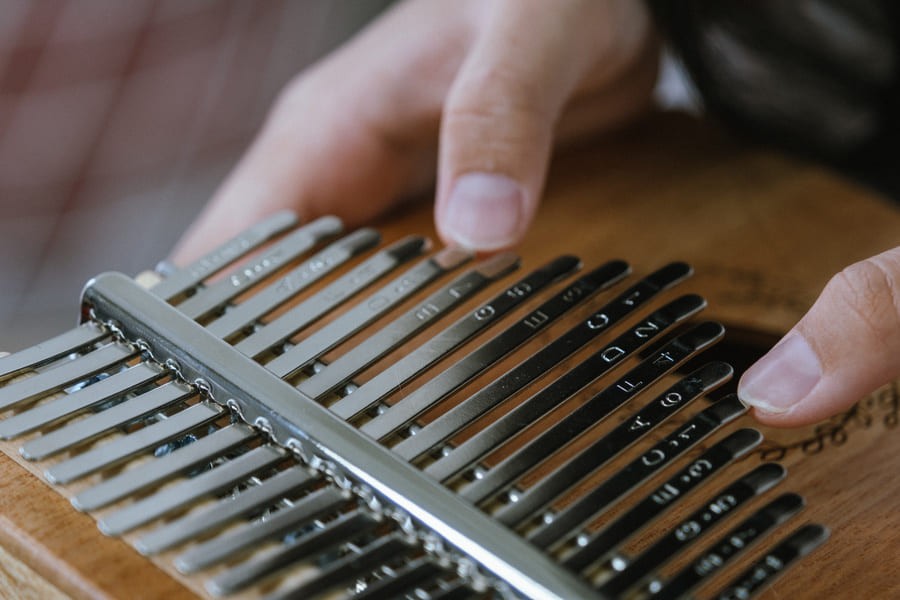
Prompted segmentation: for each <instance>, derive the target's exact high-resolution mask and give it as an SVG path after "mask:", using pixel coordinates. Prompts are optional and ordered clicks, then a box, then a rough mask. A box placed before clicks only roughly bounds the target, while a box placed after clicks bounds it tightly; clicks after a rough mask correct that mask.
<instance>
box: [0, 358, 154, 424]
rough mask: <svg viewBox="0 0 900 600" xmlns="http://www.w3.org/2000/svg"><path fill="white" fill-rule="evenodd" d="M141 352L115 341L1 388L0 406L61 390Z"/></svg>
mask: <svg viewBox="0 0 900 600" xmlns="http://www.w3.org/2000/svg"><path fill="white" fill-rule="evenodd" d="M136 354H137V349H135V348H134V347H132V346H130V345H126V344H121V343H119V342H113V343H112V344H107V345H106V346H103V347H101V348H98V349H96V350H92V351H91V352H88V353H87V354H83V355H81V356H79V357H77V358H73V359H71V360H67V361H65V362H63V363H62V364H60V365H57V366H54V367H52V368H50V369H49V370H47V371H44V372H42V373H38V374H37V375H34V376H32V377H29V378H28V379H23V380H21V381H16V382H15V383H11V384H9V385H7V386H6V387H2V388H0V410H6V409H8V408H13V407H16V406H19V405H20V404H24V403H26V402H30V401H32V400H36V399H38V398H40V397H42V396H46V395H48V394H52V393H53V392H58V391H60V390H62V389H63V388H65V387H66V386H68V385H71V384H73V383H77V382H79V381H84V380H87V379H90V378H91V377H93V376H94V375H96V374H97V373H101V372H103V371H105V370H106V369H109V368H110V367H114V366H116V365H118V364H121V363H123V362H125V361H126V360H128V359H130V358H132V357H134V356H135V355H136Z"/></svg>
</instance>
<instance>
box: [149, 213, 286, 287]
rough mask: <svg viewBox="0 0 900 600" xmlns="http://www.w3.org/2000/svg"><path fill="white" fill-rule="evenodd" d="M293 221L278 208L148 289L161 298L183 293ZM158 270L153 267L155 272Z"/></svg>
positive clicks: (270, 237) (267, 239)
mask: <svg viewBox="0 0 900 600" xmlns="http://www.w3.org/2000/svg"><path fill="white" fill-rule="evenodd" d="M296 224H297V215H295V214H294V213H292V212H290V211H281V212H277V213H275V214H273V215H272V216H270V217H268V218H266V219H264V220H263V221H260V222H259V223H257V224H255V225H253V226H252V227H250V228H248V229H245V230H244V231H242V232H241V233H239V234H238V235H237V236H235V237H234V238H232V239H230V240H228V241H227V242H225V243H224V244H222V245H221V246H219V247H218V248H216V249H215V250H213V251H211V252H209V253H208V254H206V255H205V256H203V257H201V258H199V259H198V260H196V261H194V262H193V263H191V264H190V265H188V266H186V267H184V268H183V269H179V270H177V271H176V272H174V273H172V274H171V275H169V276H168V277H166V278H165V279H163V280H162V281H160V282H159V283H157V284H156V285H155V286H153V287H152V288H151V289H150V291H151V292H153V293H154V294H156V295H157V296H158V297H160V298H163V299H164V300H171V299H173V298H175V297H177V296H180V295H181V294H183V293H185V292H187V291H188V290H190V289H191V288H193V287H194V286H196V285H197V284H199V283H200V282H201V281H203V280H204V279H206V278H207V277H209V276H210V275H213V274H215V273H217V272H219V271H220V270H222V269H224V268H225V267H227V266H228V265H230V264H231V263H233V262H234V261H236V260H238V259H239V258H241V257H242V256H244V255H246V254H248V253H250V252H252V251H253V250H254V249H256V248H258V247H259V246H261V245H262V244H264V243H266V242H267V241H269V240H270V239H272V238H273V237H275V236H276V235H278V234H280V233H282V232H284V231H287V230H288V229H290V228H291V227H293V226H294V225H296ZM159 270H160V269H159V268H157V271H159Z"/></svg>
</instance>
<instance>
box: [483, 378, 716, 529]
mask: <svg viewBox="0 0 900 600" xmlns="http://www.w3.org/2000/svg"><path fill="white" fill-rule="evenodd" d="M732 372H733V369H732V368H731V366H730V365H728V364H727V363H722V362H714V363H709V364H707V365H705V366H703V367H700V368H699V369H697V370H696V371H694V372H693V373H691V374H690V375H688V376H687V377H685V378H683V379H681V380H679V381H678V382H677V383H675V384H674V385H672V386H671V387H670V388H668V389H667V390H666V391H664V392H663V393H661V394H660V395H659V396H657V397H656V398H655V399H654V400H652V401H651V402H649V403H648V404H647V405H646V406H644V407H643V408H641V409H640V410H638V411H637V412H636V413H634V414H633V415H631V416H630V417H628V418H627V419H626V420H625V421H623V422H622V424H621V425H619V426H618V427H616V428H615V429H613V430H612V431H610V432H609V433H607V434H606V435H605V436H603V437H602V438H600V439H598V440H597V441H595V442H593V443H592V444H591V445H590V446H588V447H587V448H585V449H583V450H581V451H580V452H579V453H578V454H576V455H575V456H573V457H572V458H570V459H569V460H568V461H566V463H565V464H564V465H561V466H560V467H558V468H556V469H554V470H553V472H552V473H549V474H548V475H547V476H546V477H543V478H542V479H541V480H540V481H538V482H537V483H535V484H534V485H533V486H531V487H529V488H528V489H527V490H525V491H524V492H522V493H519V494H517V496H518V497H517V499H516V501H515V502H512V503H510V504H507V505H506V506H503V507H502V508H500V509H499V510H498V511H497V512H495V513H494V515H493V516H494V518H495V519H497V520H498V521H499V522H501V523H503V524H504V525H509V526H515V525H516V524H518V523H520V522H521V521H524V520H525V519H527V518H529V517H532V516H534V515H535V514H536V513H537V512H538V511H540V510H542V509H543V508H545V507H546V506H548V505H549V504H550V503H551V502H553V500H554V499H556V498H557V497H559V496H560V495H562V494H563V493H565V492H566V491H567V490H569V489H571V488H573V487H575V486H576V485H577V484H578V482H579V481H581V480H582V479H584V478H585V477H587V476H588V475H590V474H591V473H593V472H595V471H596V470H597V469H599V468H600V467H601V466H602V465H604V464H605V463H607V462H608V461H609V460H611V459H612V458H613V457H615V456H616V455H618V454H619V453H620V452H622V451H623V450H625V449H626V448H628V447H629V446H631V445H632V444H633V443H635V442H637V441H638V440H639V439H641V437H643V436H644V435H645V434H646V433H648V432H649V431H651V430H652V429H653V428H654V427H656V426H657V425H659V424H661V423H662V422H663V421H665V420H666V419H668V418H669V417H671V416H672V415H674V414H675V413H677V412H678V411H680V410H681V409H682V408H684V407H685V406H687V405H688V404H689V403H690V402H691V401H693V400H695V399H696V398H699V397H700V396H702V395H703V394H707V393H709V392H710V391H712V390H714V389H715V388H717V387H718V386H720V385H722V384H723V383H725V382H726V381H728V380H729V379H731V375H732Z"/></svg>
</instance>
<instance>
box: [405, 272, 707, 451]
mask: <svg viewBox="0 0 900 600" xmlns="http://www.w3.org/2000/svg"><path fill="white" fill-rule="evenodd" d="M689 274H690V267H688V266H687V265H685V264H684V263H672V264H670V265H667V266H665V267H663V268H662V269H660V270H658V271H656V272H654V273H652V274H651V275H649V276H647V277H645V278H644V279H642V280H640V281H639V282H637V283H636V284H635V285H633V286H631V287H630V288H628V289H627V290H625V291H624V292H623V293H621V294H620V295H618V296H617V297H616V298H614V299H613V300H612V301H610V302H609V303H608V304H606V305H605V306H603V307H602V308H601V309H600V310H598V311H597V312H596V313H594V314H593V315H591V316H590V317H588V318H587V319H585V320H584V321H582V322H581V323H579V324H578V325H576V326H575V327H573V328H572V329H570V330H569V331H567V332H566V333H565V334H563V335H562V336H560V337H559V338H557V339H556V340H554V341H553V342H551V343H550V344H548V345H547V346H545V347H544V348H542V349H541V350H538V351H537V352H536V353H535V354H533V355H532V356H531V357H529V358H528V359H526V360H524V361H523V362H521V363H519V364H518V365H516V366H515V367H513V368H512V369H510V370H509V371H507V372H506V373H504V374H503V375H501V376H500V378H499V379H497V380H495V381H493V382H492V383H490V384H489V385H487V386H486V387H484V388H483V389H481V390H480V391H478V392H477V393H476V394H474V395H472V396H471V397H469V398H468V399H467V400H466V401H465V402H463V403H462V404H461V405H459V406H457V407H455V408H454V409H452V410H450V411H448V412H447V413H446V414H444V415H443V416H441V417H440V418H438V419H436V420H435V421H433V422H431V423H429V425H428V428H429V434H427V435H416V436H414V437H409V438H407V439H405V440H403V441H401V442H399V443H397V444H395V445H394V446H393V447H392V448H391V450H393V451H394V452H395V453H397V454H398V455H399V456H401V457H403V458H405V459H406V460H409V461H412V460H415V459H417V458H419V457H420V456H422V455H423V454H425V453H426V452H428V451H429V450H431V449H432V448H434V447H435V446H437V445H438V444H440V443H442V442H444V441H446V439H448V438H449V437H450V436H452V435H453V434H454V433H456V432H457V431H459V427H460V424H461V423H466V424H467V423H470V422H472V420H473V419H475V418H476V417H478V416H480V415H481V414H483V413H485V412H487V411H488V410H490V408H492V407H493V406H495V405H497V404H499V403H500V402H502V401H503V400H505V399H506V398H508V397H510V396H512V395H513V394H515V393H516V392H518V391H519V390H521V389H522V388H524V387H525V386H526V385H528V384H529V383H531V382H532V381H534V380H536V379H538V378H539V377H541V376H542V375H543V374H544V373H546V372H547V371H549V370H550V369H551V368H553V367H554V366H556V365H557V364H559V363H561V362H562V361H563V360H565V359H566V358H567V357H568V356H570V355H571V354H573V353H574V352H575V351H577V350H578V349H579V348H581V347H582V346H584V345H585V344H587V343H588V342H590V341H591V340H593V339H595V338H596V337H597V336H599V335H601V334H603V333H604V332H605V331H606V330H607V329H608V328H609V327H610V326H612V325H613V324H615V323H617V322H619V321H620V320H622V319H623V318H625V317H626V316H627V315H629V314H630V313H632V312H633V311H634V310H636V309H637V308H638V307H639V306H641V305H642V304H643V303H645V302H647V301H648V300H650V299H651V298H652V297H654V296H655V295H656V294H657V293H659V292H660V291H662V290H664V289H666V288H668V287H670V286H672V285H675V284H676V283H677V282H679V281H681V280H682V279H684V278H685V277H687V276H688V275H689ZM449 391H450V390H448V391H447V392H445V395H446V393H449ZM423 393H424V392H423ZM410 397H411V398H414V400H415V402H416V404H417V405H423V404H427V403H428V402H429V401H428V400H424V398H422V396H420V394H419V393H414V394H412V395H411V396H410ZM439 399H440V398H439V397H434V398H433V402H437V401H438V400H439ZM433 402H432V403H433ZM423 410H424V408H423ZM388 414H390V411H388ZM419 433H420V434H422V433H423V432H419Z"/></svg>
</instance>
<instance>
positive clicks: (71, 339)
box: [0, 321, 109, 381]
mask: <svg viewBox="0 0 900 600" xmlns="http://www.w3.org/2000/svg"><path fill="white" fill-rule="evenodd" d="M107 335H109V331H107V329H106V327H103V326H102V325H100V324H99V323H94V322H93V321H88V322H86V323H82V324H81V325H79V326H78V327H75V328H74V329H70V330H69V331H67V332H65V333H62V334H60V335H58V336H56V337H54V338H51V339H49V340H47V341H46V342H41V343H40V344H36V345H34V346H31V347H30V348H26V349H24V350H20V351H19V352H16V353H14V354H10V355H9V356H4V357H2V358H0V381H6V380H7V379H10V378H12V377H15V376H16V375H21V374H22V373H24V372H26V371H29V370H31V369H34V368H37V367H40V366H42V365H45V364H47V363H49V362H52V361H54V360H56V359H59V358H62V357H63V356H66V355H67V354H71V353H72V352H77V351H79V350H82V349H83V348H86V347H87V346H90V345H92V344H95V343H97V342H99V341H100V340H102V339H103V338H104V337H106V336H107Z"/></svg>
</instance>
